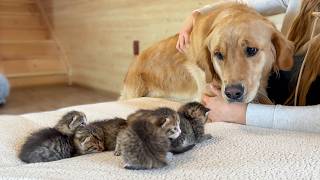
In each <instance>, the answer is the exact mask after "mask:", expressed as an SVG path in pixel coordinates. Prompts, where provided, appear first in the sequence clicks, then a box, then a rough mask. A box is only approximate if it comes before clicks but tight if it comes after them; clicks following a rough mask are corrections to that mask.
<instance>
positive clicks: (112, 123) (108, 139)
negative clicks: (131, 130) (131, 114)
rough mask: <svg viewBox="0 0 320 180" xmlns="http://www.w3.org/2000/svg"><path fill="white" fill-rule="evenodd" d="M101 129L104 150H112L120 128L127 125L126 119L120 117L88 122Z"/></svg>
mask: <svg viewBox="0 0 320 180" xmlns="http://www.w3.org/2000/svg"><path fill="white" fill-rule="evenodd" d="M90 124H91V125H92V126H96V127H99V128H101V129H102V131H103V133H104V147H105V150H106V151H114V150H115V147H116V140H117V136H118V133H119V131H120V130H122V129H125V128H126V127H127V121H126V120H124V119H121V118H114V119H109V120H108V119H107V120H102V121H96V122H92V123H90Z"/></svg>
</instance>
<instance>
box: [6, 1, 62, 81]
mask: <svg viewBox="0 0 320 180" xmlns="http://www.w3.org/2000/svg"><path fill="white" fill-rule="evenodd" d="M0 72H2V73H4V74H5V75H6V76H7V77H8V78H9V81H10V83H11V87H20V86H32V85H42V84H53V83H66V82H67V72H66V67H65V65H64V63H63V62H62V61H61V52H60V49H59V47H58V46H57V44H56V42H55V41H54V39H53V38H52V35H51V32H50V30H49V27H48V23H46V22H45V19H44V18H43V15H42V13H41V11H40V9H39V6H38V4H37V2H36V1H35V0H0Z"/></svg>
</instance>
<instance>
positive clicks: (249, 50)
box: [245, 47, 259, 57]
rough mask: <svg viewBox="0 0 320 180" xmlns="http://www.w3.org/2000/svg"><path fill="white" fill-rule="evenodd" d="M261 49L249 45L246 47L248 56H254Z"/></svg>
mask: <svg viewBox="0 0 320 180" xmlns="http://www.w3.org/2000/svg"><path fill="white" fill-rule="evenodd" d="M258 51H259V49H257V48H254V47H247V48H246V52H245V53H246V54H247V56H248V57H252V56H254V55H256V54H257V53H258Z"/></svg>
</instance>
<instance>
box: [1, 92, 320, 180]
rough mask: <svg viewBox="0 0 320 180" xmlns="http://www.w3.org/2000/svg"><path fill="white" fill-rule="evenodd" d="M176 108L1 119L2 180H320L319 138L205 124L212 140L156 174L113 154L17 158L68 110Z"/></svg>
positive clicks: (135, 104) (145, 101) (116, 105)
mask: <svg viewBox="0 0 320 180" xmlns="http://www.w3.org/2000/svg"><path fill="white" fill-rule="evenodd" d="M158 106H169V107H172V108H177V107H178V106H179V104H178V103H174V102H169V101H166V100H160V99H154V98H140V99H135V100H130V101H125V102H107V103H100V104H92V105H83V106H77V107H68V108H64V109H59V110H57V111H51V112H42V113H33V114H25V115H21V116H10V115H2V116H0V179H20V178H26V179H142V178H143V179H149V180H151V179H157V180H158V179H320V136H319V135H318V134H311V133H297V132H292V131H291V132H290V131H279V130H270V129H262V128H254V127H249V126H242V125H234V124H227V123H212V124H207V126H206V130H207V132H208V133H210V134H212V136H213V137H214V139H212V140H209V141H207V142H203V143H201V144H198V145H197V146H196V147H195V148H194V149H192V150H191V151H188V152H186V153H184V154H181V155H176V156H170V158H169V166H167V167H165V168H163V169H157V170H147V171H146V170H145V171H130V170H125V169H123V168H122V166H123V162H122V159H121V157H116V156H113V152H104V153H99V154H92V155H85V156H79V157H74V158H70V159H64V160H60V161H55V162H49V163H37V164H24V163H23V162H21V161H20V160H19V159H18V158H17V153H18V151H19V149H20V148H21V145H22V143H23V141H24V140H25V138H26V137H27V136H28V135H29V134H30V133H31V132H32V131H34V130H38V129H39V128H42V127H47V126H53V125H54V124H55V122H56V121H57V120H58V119H59V118H60V117H61V116H62V115H63V114H64V113H65V112H67V111H68V110H80V111H83V112H84V113H86V114H87V116H88V120H89V121H93V120H97V119H104V118H112V117H115V116H118V117H124V118H125V117H126V116H127V115H128V114H129V113H131V112H134V111H135V110H136V109H138V108H155V107H158Z"/></svg>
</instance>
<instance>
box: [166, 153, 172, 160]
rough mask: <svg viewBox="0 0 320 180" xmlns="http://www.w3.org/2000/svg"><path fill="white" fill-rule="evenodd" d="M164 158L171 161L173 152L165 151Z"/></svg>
mask: <svg viewBox="0 0 320 180" xmlns="http://www.w3.org/2000/svg"><path fill="white" fill-rule="evenodd" d="M166 159H167V160H169V161H171V160H172V159H173V153H171V152H167V155H166Z"/></svg>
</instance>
